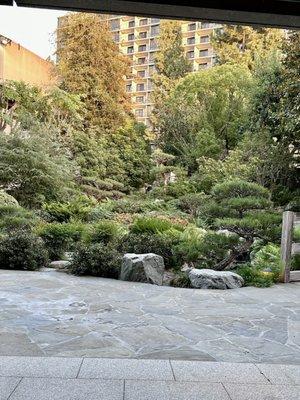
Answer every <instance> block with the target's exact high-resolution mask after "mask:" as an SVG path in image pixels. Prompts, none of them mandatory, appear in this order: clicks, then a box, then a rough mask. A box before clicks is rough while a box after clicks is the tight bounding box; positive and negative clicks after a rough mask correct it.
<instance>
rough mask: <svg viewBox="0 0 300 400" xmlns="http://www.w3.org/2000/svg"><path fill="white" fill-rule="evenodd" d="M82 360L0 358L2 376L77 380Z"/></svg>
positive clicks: (0, 373) (0, 374)
mask: <svg viewBox="0 0 300 400" xmlns="http://www.w3.org/2000/svg"><path fill="white" fill-rule="evenodd" d="M81 362H82V360H81V359H80V358H59V357H49V358H47V357H0V376H14V377H18V376H20V377H29V378H31V377H41V378H44V377H45V378H46V377H49V378H76V376H77V374H78V371H79V367H80V364H81Z"/></svg>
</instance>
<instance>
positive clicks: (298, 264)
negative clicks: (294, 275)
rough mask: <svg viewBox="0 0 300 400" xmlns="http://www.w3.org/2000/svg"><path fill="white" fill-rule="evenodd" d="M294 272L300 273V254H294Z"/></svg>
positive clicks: (292, 265) (292, 268)
mask: <svg viewBox="0 0 300 400" xmlns="http://www.w3.org/2000/svg"><path fill="white" fill-rule="evenodd" d="M291 270H292V271H300V254H294V255H293V257H292V262H291Z"/></svg>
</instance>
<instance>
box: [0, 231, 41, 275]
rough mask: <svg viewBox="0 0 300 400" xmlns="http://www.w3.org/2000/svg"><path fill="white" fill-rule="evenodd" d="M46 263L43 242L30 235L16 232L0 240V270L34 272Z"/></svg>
mask: <svg viewBox="0 0 300 400" xmlns="http://www.w3.org/2000/svg"><path fill="white" fill-rule="evenodd" d="M47 263H48V256H47V251H46V249H45V247H44V244H43V241H42V240H41V239H40V238H39V237H37V236H35V235H33V234H32V233H29V232H23V231H18V232H14V233H12V234H10V236H4V237H2V238H1V239H0V268H2V269H20V270H28V271H35V270H38V269H39V268H41V267H43V266H46V265H47Z"/></svg>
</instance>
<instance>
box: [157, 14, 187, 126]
mask: <svg viewBox="0 0 300 400" xmlns="http://www.w3.org/2000/svg"><path fill="white" fill-rule="evenodd" d="M158 43H159V51H158V52H157V54H156V57H155V67H156V74H155V75H154V76H153V83H154V92H153V95H152V100H153V102H154V109H153V118H152V123H153V124H154V126H155V125H156V114H157V112H158V110H161V108H162V107H163V105H164V102H165V100H166V98H167V97H168V94H169V93H170V91H171V90H172V89H173V88H174V87H175V86H176V83H177V82H178V80H179V79H180V78H182V77H184V76H185V75H186V74H187V73H189V72H190V71H191V69H192V66H191V63H190V62H189V61H188V60H187V58H186V56H185V53H184V48H183V46H182V30H181V24H180V22H179V21H168V20H166V21H162V22H161V25H160V36H159V39H158Z"/></svg>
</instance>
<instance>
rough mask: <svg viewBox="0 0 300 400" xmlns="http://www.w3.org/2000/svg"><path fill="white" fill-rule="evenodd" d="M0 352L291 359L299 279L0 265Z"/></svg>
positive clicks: (296, 358)
mask: <svg viewBox="0 0 300 400" xmlns="http://www.w3.org/2000/svg"><path fill="white" fill-rule="evenodd" d="M0 355H2V356H59V357H108V358H136V359H138V358H140V359H177V360H179V359H182V360H198V361H225V362H254V363H257V362H258V363H278V364H286V363H287V364H300V284H299V283H298V284H289V285H278V286H274V287H272V288H268V289H257V288H250V287H249V288H241V289H235V290H227V291H213V290H192V289H180V288H170V287H157V286H153V285H147V284H141V283H131V282H121V281H115V280H110V279H101V278H92V277H75V276H71V275H67V274H65V273H62V272H56V271H53V270H50V271H48V270H46V271H41V272H27V271H4V270H0Z"/></svg>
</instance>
